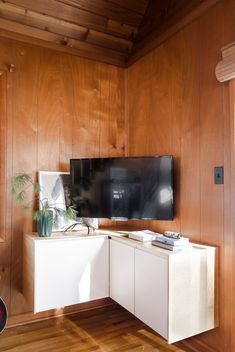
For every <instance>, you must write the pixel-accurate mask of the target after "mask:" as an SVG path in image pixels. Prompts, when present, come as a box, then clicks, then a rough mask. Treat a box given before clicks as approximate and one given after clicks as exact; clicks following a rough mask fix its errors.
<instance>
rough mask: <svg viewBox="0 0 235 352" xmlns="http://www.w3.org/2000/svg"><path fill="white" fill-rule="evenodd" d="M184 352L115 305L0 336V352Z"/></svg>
mask: <svg viewBox="0 0 235 352" xmlns="http://www.w3.org/2000/svg"><path fill="white" fill-rule="evenodd" d="M48 351H50V352H80V351H86V352H89V351H102V352H110V351H113V352H122V351H132V352H133V351H136V352H143V351H144V352H151V351H155V352H184V351H183V350H181V349H179V348H177V347H175V346H173V345H167V343H166V342H165V341H164V340H163V339H162V338H161V337H159V336H158V335H157V334H156V333H154V332H153V330H151V329H150V328H149V327H147V326H146V325H145V324H144V323H142V322H141V321H140V320H138V319H137V318H135V317H134V316H133V315H132V314H130V313H129V312H127V311H126V310H125V309H123V308H122V307H120V306H119V305H112V306H108V307H105V308H99V309H95V310H90V311H86V312H80V313H77V314H72V315H68V316H63V317H59V318H54V319H49V320H44V321H39V322H35V323H31V324H27V325H21V326H17V327H14V328H9V329H7V330H5V331H4V332H3V333H2V334H1V335H0V352H48Z"/></svg>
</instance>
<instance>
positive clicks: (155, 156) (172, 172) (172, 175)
mask: <svg viewBox="0 0 235 352" xmlns="http://www.w3.org/2000/svg"><path fill="white" fill-rule="evenodd" d="M151 158H170V159H171V165H172V167H171V187H172V208H171V209H172V211H171V215H172V217H169V218H167V219H158V218H127V217H105V218H104V217H96V218H98V219H111V220H116V221H117V220H120V221H128V220H148V221H172V220H174V213H175V204H174V162H173V161H174V158H173V156H172V155H154V156H146V155H145V156H118V157H112V156H111V157H90V158H87V157H86V158H83V157H82V158H72V159H70V176H71V185H72V184H73V174H72V167H71V164H72V162H73V161H78V160H100V159H151ZM77 217H78V218H84V216H81V217H79V216H77Z"/></svg>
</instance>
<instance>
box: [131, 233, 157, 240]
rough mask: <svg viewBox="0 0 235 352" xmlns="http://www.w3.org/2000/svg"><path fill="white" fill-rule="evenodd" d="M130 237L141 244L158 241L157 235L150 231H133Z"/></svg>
mask: <svg viewBox="0 0 235 352" xmlns="http://www.w3.org/2000/svg"><path fill="white" fill-rule="evenodd" d="M128 237H129V238H131V239H132V240H136V241H140V242H151V241H153V240H154V239H156V233H155V232H152V231H150V230H140V231H131V232H129V233H128Z"/></svg>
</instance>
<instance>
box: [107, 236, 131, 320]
mask: <svg viewBox="0 0 235 352" xmlns="http://www.w3.org/2000/svg"><path fill="white" fill-rule="evenodd" d="M134 253H135V249H134V248H133V247H131V246H128V245H126V244H123V243H120V242H117V241H115V240H110V297H111V298H112V299H114V300H115V301H116V302H118V303H119V304H120V305H122V306H123V307H124V308H126V309H127V310H129V311H130V312H131V313H133V314H134Z"/></svg>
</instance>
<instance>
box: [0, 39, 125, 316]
mask: <svg viewBox="0 0 235 352" xmlns="http://www.w3.org/2000/svg"><path fill="white" fill-rule="evenodd" d="M10 64H14V65H15V70H14V72H12V73H9V67H10ZM1 69H3V70H4V71H5V72H4V74H3V75H1V76H0V90H1V93H0V97H1V98H0V117H1V129H0V133H1V145H0V155H1V169H0V171H1V176H4V177H1V182H2V184H1V193H0V194H1V197H2V194H3V193H2V191H4V190H6V192H7V194H8V197H7V201H6V208H7V219H6V224H5V225H6V226H4V227H5V231H4V229H3V228H1V234H0V238H1V239H2V242H0V296H2V297H3V298H4V299H5V300H6V302H7V305H8V308H9V311H10V314H11V316H13V315H14V316H15V315H21V314H22V313H25V312H27V311H28V307H27V304H26V302H25V300H24V298H23V295H22V293H21V278H22V234H23V232H25V231H31V230H32V210H31V211H29V212H27V213H25V214H24V213H22V210H21V209H19V208H18V207H17V206H16V205H15V204H14V203H12V200H11V197H10V196H9V190H10V179H11V176H12V175H13V174H15V173H17V172H20V171H25V172H28V173H30V174H32V175H34V176H35V177H36V173H37V171H38V170H58V171H68V170H69V159H70V158H72V157H74V158H76V157H99V156H111V155H112V156H120V155H124V153H125V104H124V101H125V73H124V71H123V70H122V69H120V68H117V67H114V66H110V65H106V64H100V63H96V62H94V61H89V60H85V59H79V58H76V57H73V56H69V55H66V54H61V53H58V52H53V51H51V50H47V49H42V48H37V47H35V46H30V45H24V44H21V43H19V42H14V41H11V40H5V39H0V70H1ZM4 121H5V122H6V123H4ZM4 138H6V143H4ZM4 159H6V165H5V166H6V167H5V166H4ZM5 178H7V187H4V185H5ZM31 198H32V195H29V201H30V199H31ZM1 200H2V198H1ZM3 209H4V204H2V202H1V211H0V217H1V220H2V219H3V217H4V214H3V212H2V210H3ZM3 225H4V222H3V221H1V226H3ZM60 313H61V312H60ZM19 319H20V318H19ZM19 319H18V320H19Z"/></svg>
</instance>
